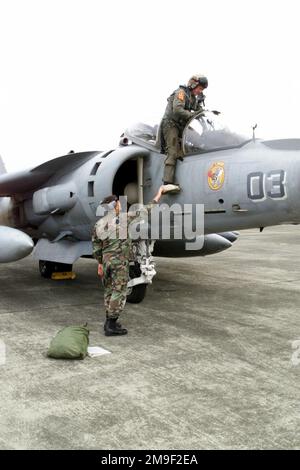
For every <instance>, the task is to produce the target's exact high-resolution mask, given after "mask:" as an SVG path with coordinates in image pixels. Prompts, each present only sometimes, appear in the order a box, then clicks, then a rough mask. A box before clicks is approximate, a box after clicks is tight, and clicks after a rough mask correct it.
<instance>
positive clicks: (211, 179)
mask: <svg viewBox="0 0 300 470" xmlns="http://www.w3.org/2000/svg"><path fill="white" fill-rule="evenodd" d="M224 180H225V170H224V162H217V163H213V164H212V165H211V167H210V168H209V170H208V173H207V181H208V186H209V187H210V189H213V190H214V191H217V190H218V189H221V188H222V186H223V184H224Z"/></svg>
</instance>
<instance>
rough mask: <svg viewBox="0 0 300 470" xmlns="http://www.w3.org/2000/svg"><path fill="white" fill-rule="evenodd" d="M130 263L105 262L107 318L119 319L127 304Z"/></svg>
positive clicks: (113, 260) (104, 281) (114, 260)
mask: <svg viewBox="0 0 300 470" xmlns="http://www.w3.org/2000/svg"><path fill="white" fill-rule="evenodd" d="M128 277H129V263H128V261H126V260H125V261H124V260H122V261H121V260H118V259H110V260H108V261H105V260H103V286H104V306H105V310H106V316H107V318H118V317H119V315H120V314H121V313H122V312H123V310H124V307H125V304H126V296H127V282H128Z"/></svg>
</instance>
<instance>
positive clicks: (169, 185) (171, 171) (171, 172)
mask: <svg viewBox="0 0 300 470" xmlns="http://www.w3.org/2000/svg"><path fill="white" fill-rule="evenodd" d="M167 160H168V159H167ZM175 167H176V161H175V162H173V163H171V164H170V163H168V162H166V163H165V171H164V194H165V193H170V194H173V193H179V191H180V186H179V184H174V176H175Z"/></svg>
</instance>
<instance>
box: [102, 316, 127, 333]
mask: <svg viewBox="0 0 300 470" xmlns="http://www.w3.org/2000/svg"><path fill="white" fill-rule="evenodd" d="M117 320H118V319H117V318H107V319H106V322H105V324H104V331H105V336H119V335H127V330H126V328H123V327H122V325H121V323H119V322H118V321H117Z"/></svg>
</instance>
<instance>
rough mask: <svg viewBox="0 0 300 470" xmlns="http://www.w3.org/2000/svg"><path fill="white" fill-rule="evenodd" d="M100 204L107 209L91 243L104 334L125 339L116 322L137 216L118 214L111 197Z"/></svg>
mask: <svg viewBox="0 0 300 470" xmlns="http://www.w3.org/2000/svg"><path fill="white" fill-rule="evenodd" d="M163 188H164V187H163V186H161V187H160V189H159V191H158V193H157V194H156V196H155V197H154V199H153V201H152V202H151V203H150V204H148V205H147V206H145V207H144V209H146V210H148V211H149V210H151V209H152V207H153V205H154V204H156V203H157V202H158V201H159V199H160V197H161V195H162V194H163V193H164V189H163ZM101 204H102V205H103V206H106V208H107V210H108V213H107V214H106V215H105V216H104V217H102V218H101V219H100V220H99V221H98V222H97V223H96V225H95V227H94V230H93V236H92V243H93V256H94V258H96V259H97V261H98V263H99V268H100V272H99V270H98V273H99V275H100V276H101V277H102V281H103V286H104V305H105V310H106V322H105V324H104V331H105V335H106V336H112V335H124V334H126V333H127V330H126V328H122V326H121V324H120V323H119V322H118V321H117V320H118V318H119V316H120V314H121V313H122V312H123V310H124V307H125V303H126V297H127V282H128V277H129V260H130V257H131V246H132V241H131V238H130V236H129V230H128V227H129V225H130V224H131V223H132V222H133V220H134V219H137V218H138V217H139V215H138V214H137V213H136V212H134V213H132V212H128V213H126V212H125V213H124V212H121V204H120V201H119V200H118V198H117V197H116V196H114V195H112V196H108V197H107V198H105V199H104V200H103V201H102V203H101Z"/></svg>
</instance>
